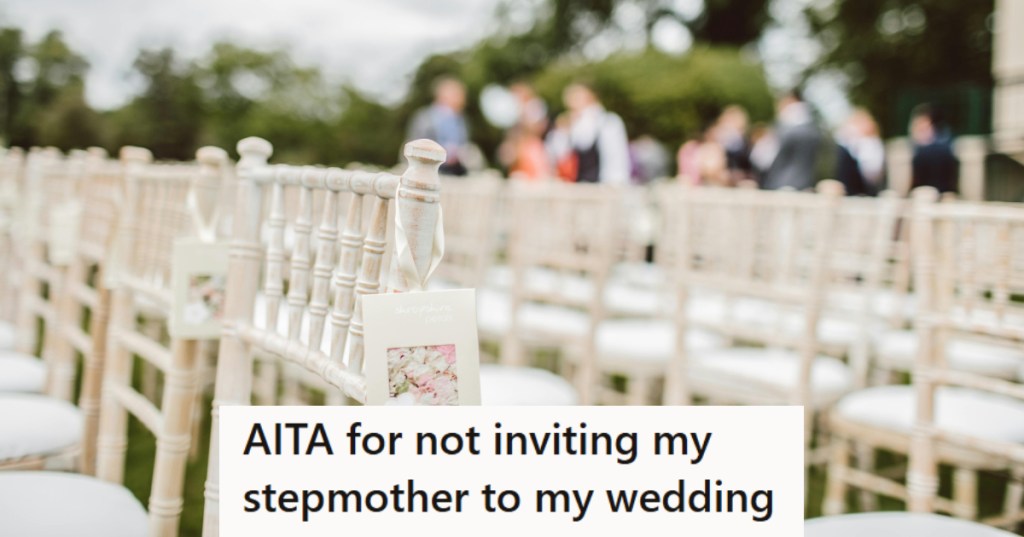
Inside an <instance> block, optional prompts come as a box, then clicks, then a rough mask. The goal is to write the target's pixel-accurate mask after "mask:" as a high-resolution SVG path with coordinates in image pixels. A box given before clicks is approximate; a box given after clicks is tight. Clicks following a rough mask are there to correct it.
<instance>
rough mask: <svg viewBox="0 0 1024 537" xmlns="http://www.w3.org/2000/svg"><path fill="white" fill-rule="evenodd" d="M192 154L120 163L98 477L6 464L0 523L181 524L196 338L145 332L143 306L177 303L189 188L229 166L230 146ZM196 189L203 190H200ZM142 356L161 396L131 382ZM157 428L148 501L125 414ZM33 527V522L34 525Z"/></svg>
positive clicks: (69, 528)
mask: <svg viewBox="0 0 1024 537" xmlns="http://www.w3.org/2000/svg"><path fill="white" fill-rule="evenodd" d="M197 156H198V157H199V159H200V163H199V164H198V165H195V164H150V165H141V164H135V165H132V166H128V167H127V168H126V169H125V172H124V183H125V184H124V203H123V205H122V210H121V211H119V213H118V222H117V232H116V233H115V235H114V239H113V241H114V242H113V243H112V245H111V248H112V250H111V253H110V256H109V259H108V263H107V266H106V267H105V268H106V269H107V270H109V271H110V272H111V273H110V274H108V275H107V278H105V280H106V281H105V282H104V283H105V284H108V285H111V286H112V288H111V290H110V293H111V299H110V301H111V311H110V318H109V323H108V334H107V335H108V337H107V342H106V345H107V349H106V350H107V357H106V364H104V372H103V386H102V403H101V409H100V423H99V431H98V435H97V456H96V459H97V460H96V477H89V476H82V475H75V474H67V473H59V472H7V473H4V474H2V475H0V491H3V492H2V494H3V495H4V498H3V502H4V503H3V505H4V507H5V508H9V509H10V511H11V514H10V515H9V516H5V517H3V518H2V519H0V532H3V533H5V534H6V533H11V534H14V535H18V534H25V533H32V534H39V530H38V529H37V528H39V527H40V520H43V519H45V520H46V521H47V523H46V525H45V527H46V530H47V531H48V532H50V534H52V535H68V534H89V535H152V536H159V537H172V536H175V535H177V534H178V521H179V517H180V514H181V509H182V504H183V498H182V491H183V486H184V479H185V463H186V460H187V457H188V451H189V446H190V433H191V431H192V424H191V423H190V422H191V420H192V419H193V417H194V415H195V413H194V412H193V408H192V407H193V405H194V404H195V400H196V393H195V391H196V386H195V377H196V353H195V349H196V341H195V340H187V339H183V338H179V337H172V338H170V342H169V346H165V345H164V342H163V341H159V340H153V339H150V338H149V337H147V334H146V333H144V332H143V329H142V327H141V326H140V323H139V318H140V316H144V315H147V314H150V313H151V312H155V311H159V312H163V314H164V316H165V317H166V316H167V312H170V311H172V310H173V307H174V298H173V293H172V291H171V289H170V275H171V261H172V258H171V251H172V250H173V244H174V241H175V240H176V239H178V238H181V237H188V236H194V232H193V231H192V229H193V228H192V226H193V221H194V218H195V217H196V213H195V211H194V210H193V209H194V207H196V206H198V207H200V208H202V207H208V206H209V205H210V204H208V203H205V202H199V203H198V205H195V204H192V203H189V202H188V201H187V200H188V199H189V197H190V196H193V195H197V194H196V191H197V190H202V188H201V187H202V183H203V182H204V180H205V179H207V178H210V177H217V176H218V175H219V173H220V171H221V170H222V169H223V168H224V167H225V162H226V153H224V152H223V151H220V150H212V149H209V148H203V149H201V150H200V152H199V153H198V154H197ZM198 195H200V196H201V195H202V194H201V193H200V194H198ZM136 357H138V358H140V359H142V360H144V361H146V362H147V363H149V364H150V365H152V366H153V367H156V368H158V369H159V370H160V372H161V373H162V378H163V386H162V390H161V391H162V393H161V397H160V401H159V402H154V401H152V400H150V399H149V398H147V397H146V396H145V395H144V394H142V393H141V392H139V391H138V390H136V389H135V388H134V387H133V385H132V371H133V369H134V360H135V358H136ZM129 414H130V415H132V416H133V417H135V418H136V419H137V420H138V421H139V422H140V423H141V424H142V425H143V426H144V427H145V428H146V429H148V430H149V431H150V432H152V433H153V435H154V436H155V437H156V453H155V463H154V466H153V478H152V488H151V491H150V495H149V499H148V509H147V508H145V507H143V506H142V504H141V503H140V502H139V501H138V500H136V499H135V497H134V496H133V495H132V493H131V492H130V491H129V490H128V489H126V488H125V487H124V486H122V485H121V483H122V481H123V478H124V474H125V456H126V452H127V447H128V446H127V442H128V416H129ZM30 529H31V531H29V530H30Z"/></svg>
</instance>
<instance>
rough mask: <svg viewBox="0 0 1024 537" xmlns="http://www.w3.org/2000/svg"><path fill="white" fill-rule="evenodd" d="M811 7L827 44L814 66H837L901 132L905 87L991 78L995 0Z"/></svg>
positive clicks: (844, 1) (841, 2) (970, 83)
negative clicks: (899, 117)
mask: <svg viewBox="0 0 1024 537" xmlns="http://www.w3.org/2000/svg"><path fill="white" fill-rule="evenodd" d="M818 6H819V7H817V8H815V9H809V10H808V11H807V18H808V20H809V21H810V23H811V27H812V30H813V31H814V32H815V33H816V34H817V35H818V36H819V37H820V40H821V41H822V43H823V44H825V46H826V51H827V52H826V54H825V55H824V57H823V59H822V61H821V63H820V64H819V65H816V66H814V68H813V69H814V70H821V69H837V70H839V71H841V72H843V73H844V74H845V75H846V76H848V77H849V79H850V96H851V97H852V99H853V100H854V101H855V102H857V103H858V104H861V105H864V106H866V107H867V108H868V109H869V110H871V111H872V112H874V113H875V114H877V115H878V116H879V120H880V123H881V124H882V126H883V128H887V130H888V132H886V133H885V134H886V135H890V136H892V135H898V134H902V133H903V132H902V129H903V128H905V123H903V122H902V121H898V120H897V118H896V114H897V99H898V98H899V96H900V95H901V93H904V92H906V91H914V90H917V89H919V88H943V87H951V86H967V87H980V88H983V89H987V88H990V87H991V86H992V83H993V82H992V72H991V70H992V33H991V30H990V29H989V26H988V24H989V23H988V20H989V17H990V16H991V15H992V12H993V9H994V0H972V1H970V2H951V1H949V0H832V1H831V2H825V3H821V4H819V5H818Z"/></svg>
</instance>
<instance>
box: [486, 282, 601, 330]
mask: <svg viewBox="0 0 1024 537" xmlns="http://www.w3.org/2000/svg"><path fill="white" fill-rule="evenodd" d="M510 300H511V299H510V298H509V296H508V295H507V294H505V293H503V292H500V291H492V290H489V289H478V290H477V294H476V301H477V305H476V312H477V326H478V328H479V329H480V333H481V334H484V335H485V336H488V335H489V336H492V337H493V336H500V335H503V334H506V333H507V332H508V330H509V328H510V327H511V325H512V317H511V311H510V309H511V305H510ZM589 323H590V320H589V318H588V316H587V314H586V313H583V312H582V311H578V310H574V309H572V308H566V307H561V306H551V305H544V304H524V305H523V306H521V307H520V308H519V328H520V329H521V330H523V331H524V332H525V333H530V334H534V335H548V336H556V337H581V336H583V335H585V334H586V333H587V330H588V329H589Z"/></svg>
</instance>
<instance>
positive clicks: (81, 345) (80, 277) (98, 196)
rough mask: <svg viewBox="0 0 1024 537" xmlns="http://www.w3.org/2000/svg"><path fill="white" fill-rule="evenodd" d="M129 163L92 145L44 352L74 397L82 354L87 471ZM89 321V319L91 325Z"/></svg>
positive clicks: (91, 464)
mask: <svg viewBox="0 0 1024 537" xmlns="http://www.w3.org/2000/svg"><path fill="white" fill-rule="evenodd" d="M123 169H124V168H123V165H122V163H121V162H118V161H111V160H108V159H107V158H106V152H105V151H103V150H102V149H99V148H93V149H91V150H90V153H89V156H88V157H87V162H86V164H85V170H84V172H83V174H82V177H81V179H80V180H79V181H78V184H77V185H76V198H77V199H78V200H79V201H80V202H81V216H80V218H79V219H78V221H77V222H76V223H77V225H78V232H77V233H76V234H75V237H74V242H73V244H72V245H71V250H70V251H69V252H68V253H69V255H70V259H69V260H68V265H67V267H66V268H65V269H64V271H63V273H62V276H61V282H60V294H59V296H57V297H56V308H57V313H56V320H55V321H56V322H55V326H54V329H53V330H51V331H50V332H49V335H50V337H47V339H46V342H45V346H46V348H45V349H44V355H45V356H48V357H49V363H48V369H47V393H48V394H49V395H51V396H54V397H58V398H60V399H63V400H66V401H70V400H71V399H72V398H73V397H74V394H75V380H76V378H77V377H78V374H79V373H78V371H79V361H78V359H77V357H78V356H81V358H82V360H81V383H80V390H79V391H78V405H79V407H80V408H81V410H82V414H83V417H84V424H83V425H84V426H83V438H82V442H81V445H82V450H81V455H80V460H81V471H82V472H83V473H86V474H92V473H94V471H95V457H96V453H95V447H96V435H97V433H98V427H99V407H100V389H101V386H102V382H103V362H104V360H105V349H106V337H107V320H108V318H109V314H110V294H109V292H108V290H107V289H106V288H104V286H103V285H102V281H103V268H104V266H105V264H106V259H107V255H108V247H109V245H110V242H111V240H112V238H113V236H114V231H115V229H116V223H117V215H118V212H119V210H120V208H121V201H122V200H121V189H122V186H123V175H122V171H123ZM86 320H88V324H87V325H86V324H85V323H86Z"/></svg>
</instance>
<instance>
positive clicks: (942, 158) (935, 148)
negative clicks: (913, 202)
mask: <svg viewBox="0 0 1024 537" xmlns="http://www.w3.org/2000/svg"><path fill="white" fill-rule="evenodd" d="M910 139H911V141H912V142H913V143H914V158H913V161H912V178H913V179H912V183H911V184H912V187H913V188H917V187H919V186H930V187H934V188H935V189H937V190H938V191H939V192H943V193H945V192H952V193H959V191H960V161H959V160H958V159H957V158H956V155H954V154H953V148H952V139H951V137H950V136H949V135H948V130H947V129H946V128H945V126H944V125H943V124H942V121H941V116H940V115H939V114H938V113H937V112H936V110H935V108H934V107H932V106H930V105H921V106H918V107H917V108H915V109H914V112H913V113H912V114H911V118H910Z"/></svg>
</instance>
